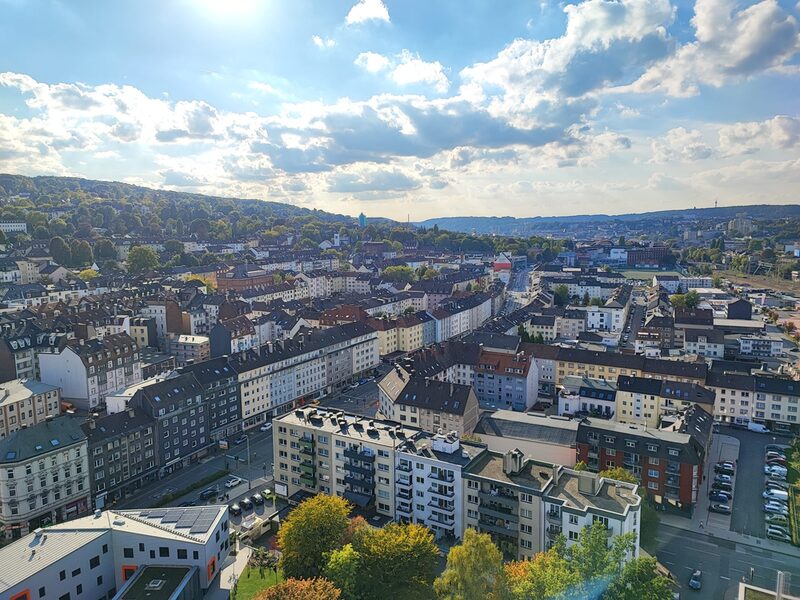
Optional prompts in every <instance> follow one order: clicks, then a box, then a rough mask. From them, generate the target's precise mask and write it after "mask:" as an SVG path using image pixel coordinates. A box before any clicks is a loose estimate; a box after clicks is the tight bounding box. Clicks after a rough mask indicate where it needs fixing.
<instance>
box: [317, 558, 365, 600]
mask: <svg viewBox="0 0 800 600" xmlns="http://www.w3.org/2000/svg"><path fill="white" fill-rule="evenodd" d="M360 572H361V554H359V553H358V551H357V550H356V549H355V548H353V544H345V545H344V546H343V547H342V548H339V549H338V550H334V551H333V552H331V553H330V556H329V557H328V564H327V565H326V566H325V571H324V573H323V574H324V575H325V577H326V578H328V579H330V581H331V582H332V583H333V584H334V585H335V586H336V587H337V588H339V589H340V590H342V594H343V595H344V597H345V598H347V599H348V600H357V599H359V598H362V597H363V596H362V593H361V588H362V587H363V586H362V585H361V582H362V578H361V577H360Z"/></svg>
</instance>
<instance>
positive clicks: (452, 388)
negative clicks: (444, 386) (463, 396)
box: [450, 383, 456, 398]
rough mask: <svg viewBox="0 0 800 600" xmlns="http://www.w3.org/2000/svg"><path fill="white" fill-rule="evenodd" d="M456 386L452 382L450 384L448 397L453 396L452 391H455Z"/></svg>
mask: <svg viewBox="0 0 800 600" xmlns="http://www.w3.org/2000/svg"><path fill="white" fill-rule="evenodd" d="M455 389H456V386H455V385H454V384H452V383H451V384H450V397H451V398H452V397H453V393H454V392H455Z"/></svg>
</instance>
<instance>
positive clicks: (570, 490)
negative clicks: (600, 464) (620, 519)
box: [547, 469, 641, 514]
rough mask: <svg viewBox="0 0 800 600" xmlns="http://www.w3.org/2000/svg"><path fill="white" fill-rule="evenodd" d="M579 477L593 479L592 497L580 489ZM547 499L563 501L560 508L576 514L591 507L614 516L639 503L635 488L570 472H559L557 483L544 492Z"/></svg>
mask: <svg viewBox="0 0 800 600" xmlns="http://www.w3.org/2000/svg"><path fill="white" fill-rule="evenodd" d="M581 477H592V478H594V480H595V481H594V483H595V488H594V489H595V493H594V494H592V493H589V492H583V491H581V490H580V487H581V486H580V478H581ZM547 496H548V497H549V498H557V499H559V500H561V501H562V502H564V506H567V507H570V508H575V509H577V510H580V511H585V510H587V509H589V508H595V509H599V510H604V511H607V512H611V513H616V514H624V513H625V512H626V511H627V510H628V508H630V507H635V506H638V505H639V503H640V502H641V498H639V495H638V494H637V493H636V486H635V485H632V484H630V483H623V482H616V481H613V480H611V479H605V478H602V477H597V476H596V475H594V474H593V473H585V474H582V473H579V472H577V471H573V470H570V469H562V470H561V473H560V475H559V478H558V483H557V484H554V485H553V486H552V487H551V488H550V489H548V490H547Z"/></svg>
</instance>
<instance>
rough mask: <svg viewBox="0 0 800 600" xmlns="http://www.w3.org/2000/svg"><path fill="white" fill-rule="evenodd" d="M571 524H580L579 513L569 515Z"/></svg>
mask: <svg viewBox="0 0 800 600" xmlns="http://www.w3.org/2000/svg"><path fill="white" fill-rule="evenodd" d="M569 524H570V525H577V524H578V515H570V516H569Z"/></svg>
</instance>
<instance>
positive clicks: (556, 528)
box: [545, 525, 563, 538]
mask: <svg viewBox="0 0 800 600" xmlns="http://www.w3.org/2000/svg"><path fill="white" fill-rule="evenodd" d="M545 531H547V535H549V536H550V537H551V538H553V537H556V536H557V535H561V533H562V532H563V528H562V527H561V525H548V526H547V529H546V530H545Z"/></svg>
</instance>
